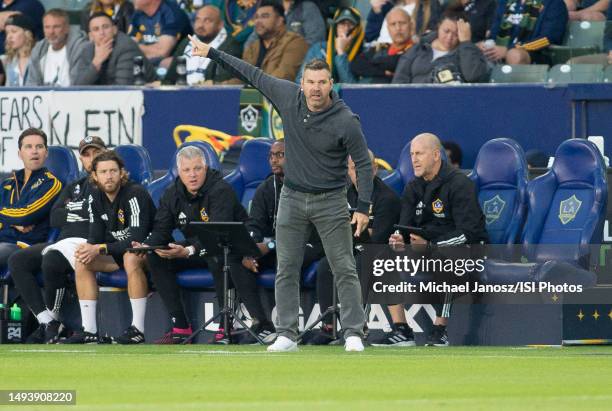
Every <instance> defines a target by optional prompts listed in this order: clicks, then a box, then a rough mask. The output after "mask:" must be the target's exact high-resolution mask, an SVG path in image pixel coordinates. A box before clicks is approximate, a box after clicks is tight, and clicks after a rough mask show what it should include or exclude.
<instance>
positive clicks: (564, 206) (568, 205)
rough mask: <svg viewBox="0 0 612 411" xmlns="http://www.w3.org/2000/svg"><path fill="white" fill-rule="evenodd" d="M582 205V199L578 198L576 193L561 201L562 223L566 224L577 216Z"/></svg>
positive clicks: (560, 218) (560, 213) (560, 217)
mask: <svg viewBox="0 0 612 411" xmlns="http://www.w3.org/2000/svg"><path fill="white" fill-rule="evenodd" d="M581 205H582V201H580V200H578V198H576V194H574V195H572V196H571V197H570V198H568V199H566V200H563V201H561V203H559V220H561V224H563V225H565V224H567V223H569V222H570V221H572V220H573V219H574V218H576V215H577V214H578V210H580V206H581Z"/></svg>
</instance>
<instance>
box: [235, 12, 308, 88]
mask: <svg viewBox="0 0 612 411" xmlns="http://www.w3.org/2000/svg"><path fill="white" fill-rule="evenodd" d="M255 32H256V33H257V36H258V37H259V40H258V41H253V42H251V43H249V44H247V46H246V48H245V49H244V52H243V53H242V59H243V60H244V61H246V62H247V63H250V64H252V65H254V66H256V67H259V68H261V69H262V70H263V71H264V72H265V73H267V74H270V75H272V76H274V77H277V78H280V79H285V80H290V81H294V80H295V76H296V74H297V72H298V70H299V68H300V65H301V64H302V61H304V56H305V55H306V51H307V50H308V43H306V40H304V38H303V37H302V36H300V35H299V34H296V33H293V32H290V31H287V27H286V25H285V10H284V9H283V6H281V5H280V4H279V3H278V2H276V1H275V0H264V1H262V2H261V4H260V5H259V8H258V9H257V12H256V13H255ZM231 82H233V83H237V82H239V81H238V79H234V80H232V81H231Z"/></svg>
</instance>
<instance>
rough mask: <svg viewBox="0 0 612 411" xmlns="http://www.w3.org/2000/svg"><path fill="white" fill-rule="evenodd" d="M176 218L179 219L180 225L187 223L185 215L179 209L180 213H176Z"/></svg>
mask: <svg viewBox="0 0 612 411" xmlns="http://www.w3.org/2000/svg"><path fill="white" fill-rule="evenodd" d="M178 220H179V224H180V225H186V224H187V216H186V215H185V213H183V212H182V211H181V212H180V214H179V215H178Z"/></svg>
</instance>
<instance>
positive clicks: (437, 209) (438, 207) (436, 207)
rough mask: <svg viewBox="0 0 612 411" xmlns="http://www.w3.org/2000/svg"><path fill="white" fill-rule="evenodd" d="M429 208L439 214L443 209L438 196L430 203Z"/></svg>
mask: <svg viewBox="0 0 612 411" xmlns="http://www.w3.org/2000/svg"><path fill="white" fill-rule="evenodd" d="M431 209H432V210H433V212H434V213H435V214H440V213H441V212H442V211H444V203H442V200H440V199H439V198H438V199H436V201H434V202H433V203H431Z"/></svg>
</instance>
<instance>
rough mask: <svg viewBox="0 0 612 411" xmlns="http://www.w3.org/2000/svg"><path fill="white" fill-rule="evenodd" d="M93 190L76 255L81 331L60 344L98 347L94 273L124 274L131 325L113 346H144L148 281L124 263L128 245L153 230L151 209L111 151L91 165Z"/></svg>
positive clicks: (143, 191) (133, 266)
mask: <svg viewBox="0 0 612 411" xmlns="http://www.w3.org/2000/svg"><path fill="white" fill-rule="evenodd" d="M91 169H92V173H91V176H92V178H93V182H94V183H95V184H96V186H97V190H92V192H91V195H90V196H89V202H88V203H89V221H90V223H89V233H88V237H87V242H85V243H82V244H80V245H79V246H78V247H77V249H76V251H75V253H74V257H75V259H76V266H75V270H74V271H75V282H76V288H77V293H78V295H79V304H80V306H81V319H82V322H83V329H82V330H80V331H77V332H75V333H74V334H73V335H72V336H71V337H70V338H68V339H66V340H64V341H62V342H63V343H65V344H89V343H97V342H98V341H99V338H98V326H97V321H96V305H97V300H98V283H97V282H96V272H98V271H101V272H112V271H116V270H119V269H124V270H125V272H126V274H127V282H128V296H129V297H130V304H131V306H132V324H131V325H130V326H129V327H128V328H127V329H126V330H125V332H124V333H123V334H122V335H121V336H118V337H115V338H114V341H115V342H117V343H119V344H140V343H144V323H145V311H146V307H147V293H148V287H147V278H146V276H145V273H144V271H142V269H141V268H140V266H139V265H137V264H133V261H131V260H128V257H132V256H133V254H129V253H126V248H128V247H130V246H131V244H132V241H142V240H143V239H144V238H145V237H146V236H147V235H148V233H149V232H150V231H151V227H152V226H153V218H154V216H155V205H154V204H153V200H152V199H151V196H150V195H149V193H148V192H147V190H146V189H145V188H144V187H143V186H141V185H140V184H136V183H134V182H132V181H130V180H129V179H128V175H127V172H126V171H125V165H124V163H123V160H122V159H121V158H120V157H119V156H118V155H117V154H116V153H115V152H114V151H110V150H109V151H105V152H103V153H101V154H98V155H97V156H96V157H95V158H94V160H93V162H92V165H91Z"/></svg>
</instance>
